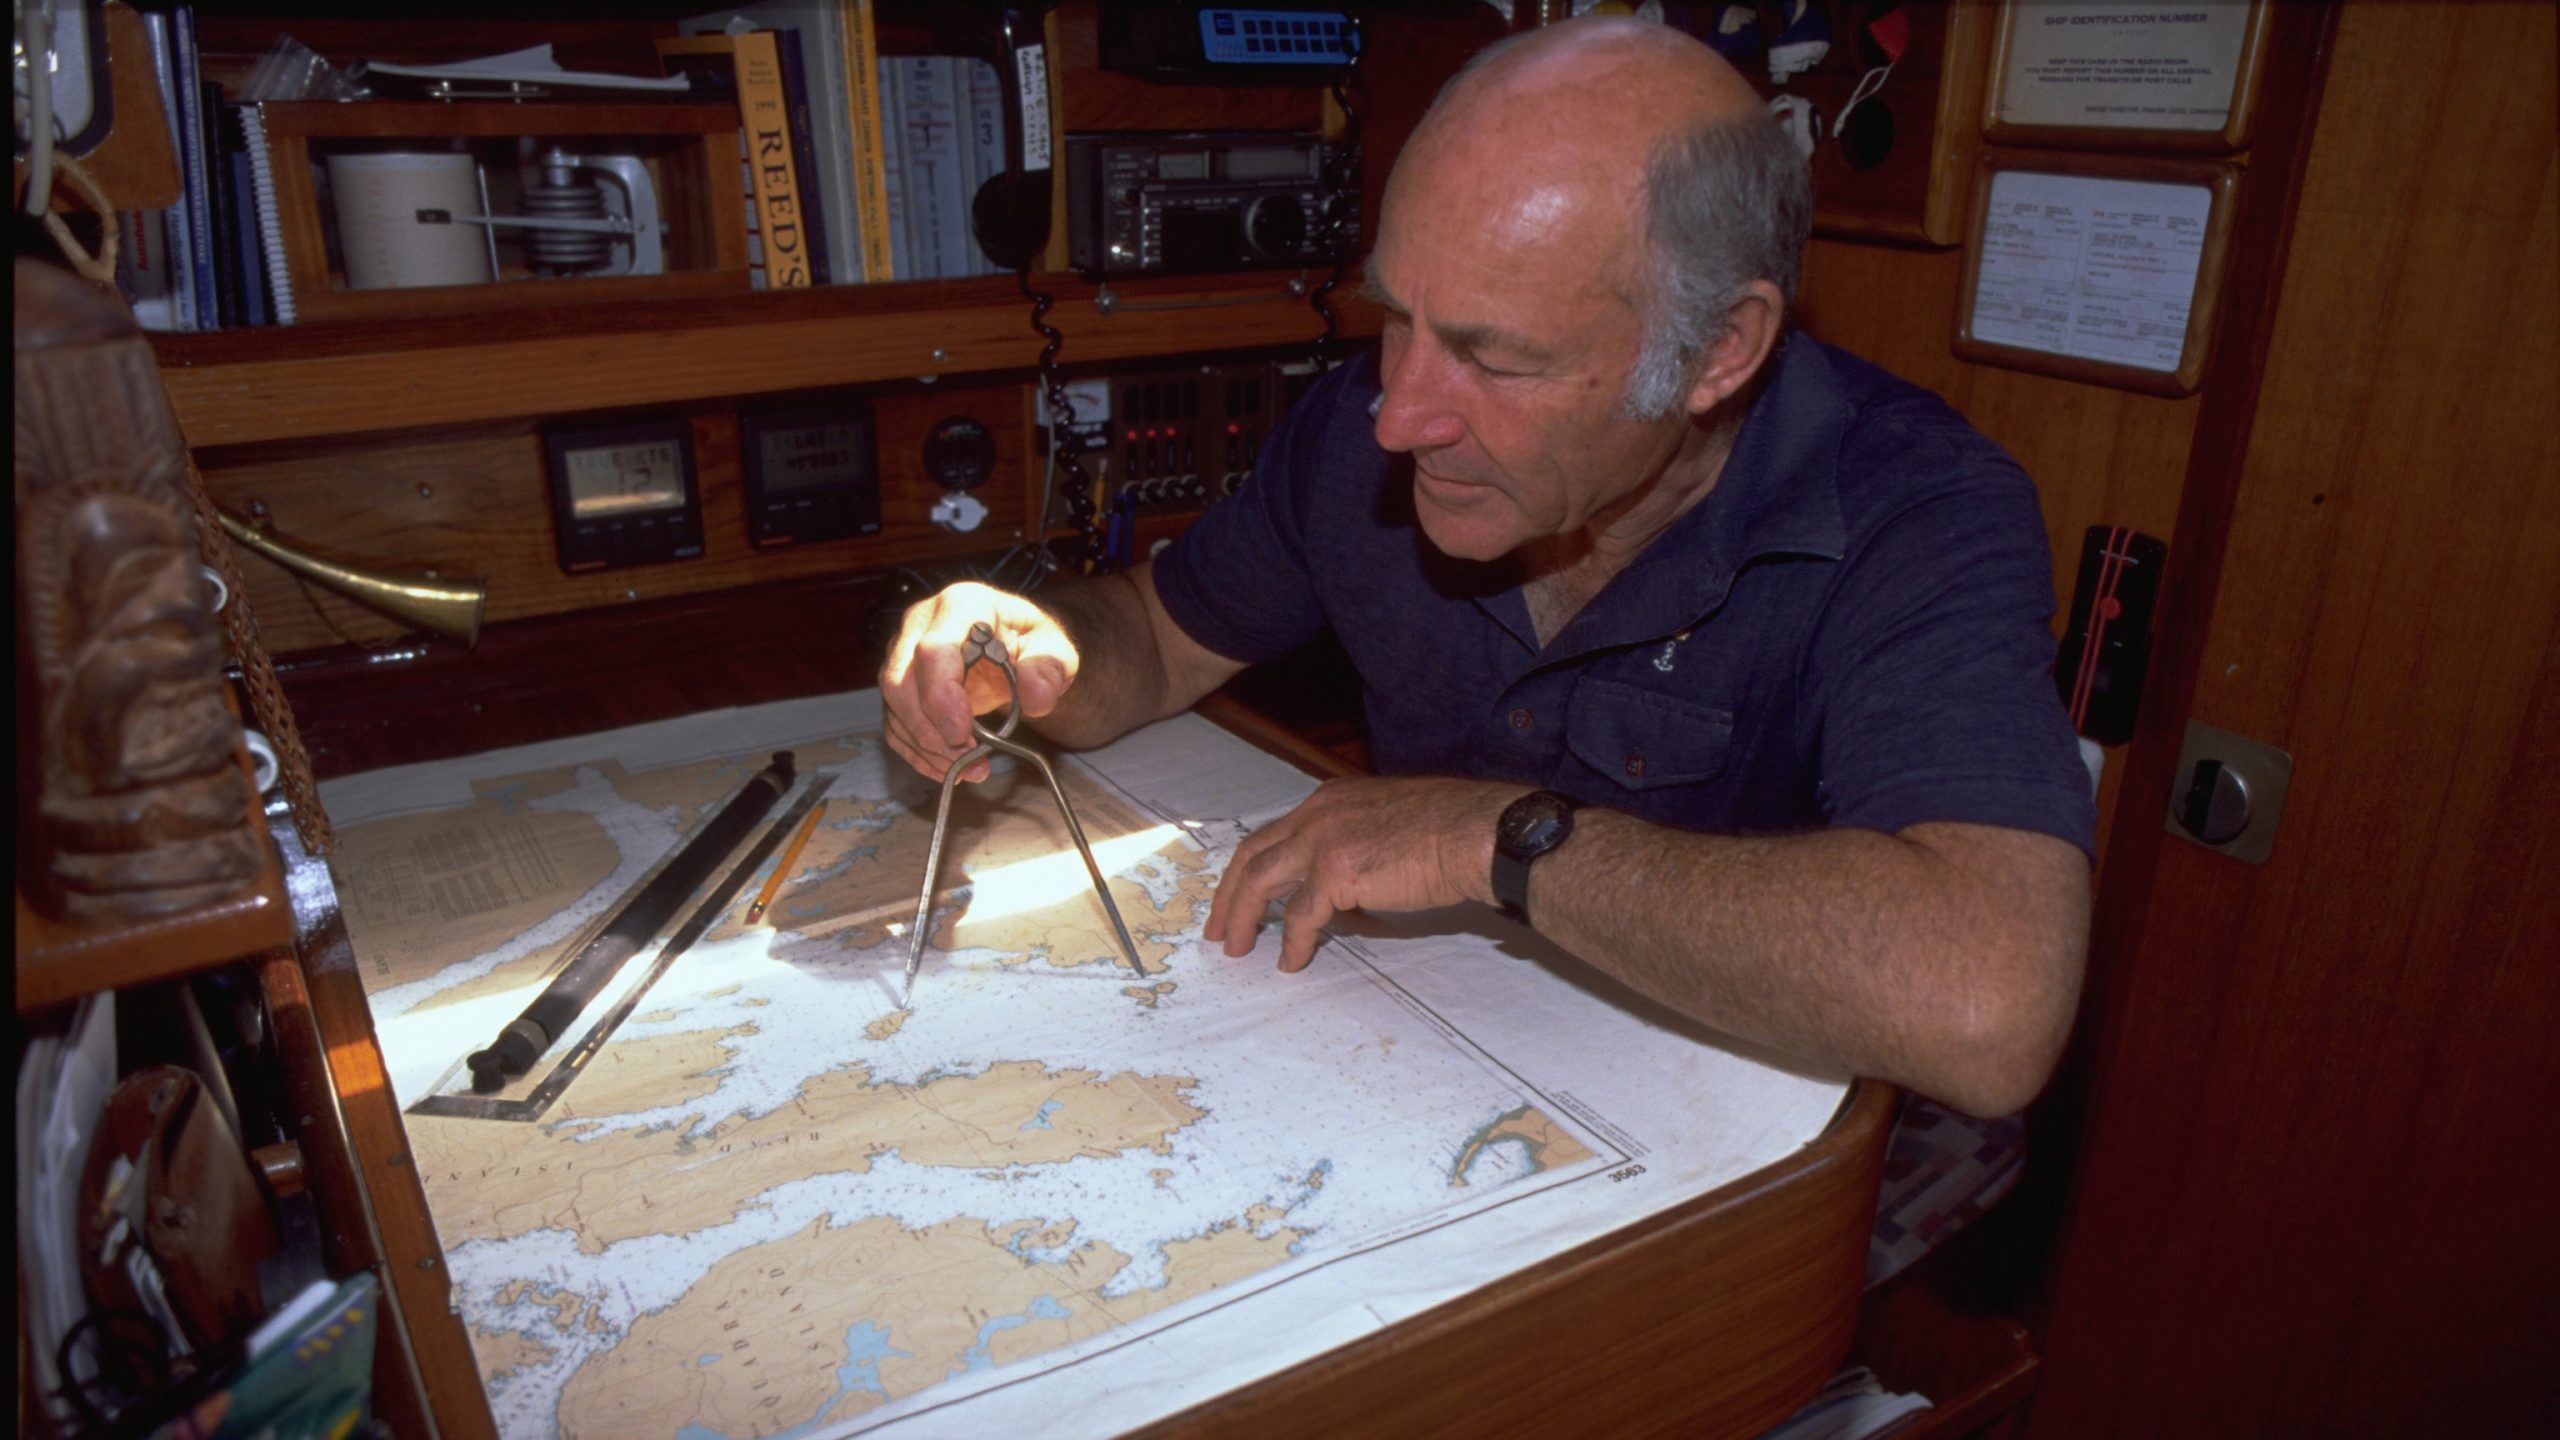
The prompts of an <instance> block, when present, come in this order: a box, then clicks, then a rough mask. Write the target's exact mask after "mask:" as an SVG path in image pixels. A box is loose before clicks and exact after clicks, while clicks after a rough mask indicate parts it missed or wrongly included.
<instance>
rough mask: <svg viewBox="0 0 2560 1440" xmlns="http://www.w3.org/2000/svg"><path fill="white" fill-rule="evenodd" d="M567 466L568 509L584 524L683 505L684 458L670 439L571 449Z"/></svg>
mask: <svg viewBox="0 0 2560 1440" xmlns="http://www.w3.org/2000/svg"><path fill="white" fill-rule="evenodd" d="M567 466H568V478H569V509H570V512H571V513H572V514H574V515H576V516H577V517H578V518H579V519H581V520H592V519H596V518H598V517H600V516H605V515H628V514H630V513H632V512H633V511H636V510H673V509H677V508H679V507H681V506H682V505H683V504H684V459H683V456H682V454H681V453H680V451H679V449H678V447H677V445H676V444H675V442H673V441H671V440H651V441H646V442H643V443H641V444H637V445H608V446H603V447H601V448H598V449H594V450H572V451H570V452H568V455H567Z"/></svg>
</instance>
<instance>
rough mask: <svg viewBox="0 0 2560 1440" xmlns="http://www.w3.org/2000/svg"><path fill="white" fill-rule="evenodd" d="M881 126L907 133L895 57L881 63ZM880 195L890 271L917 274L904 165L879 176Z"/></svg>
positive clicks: (911, 208)
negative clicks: (885, 216)
mask: <svg viewBox="0 0 2560 1440" xmlns="http://www.w3.org/2000/svg"><path fill="white" fill-rule="evenodd" d="M879 70H880V127H881V130H882V132H883V133H885V134H887V135H889V136H891V137H893V138H894V137H898V136H903V135H904V134H906V83H905V81H904V80H903V79H901V78H900V75H899V70H898V64H897V62H896V61H894V60H883V61H881V62H880V66H879ZM880 189H881V194H882V195H883V196H885V197H886V198H887V200H888V202H889V205H888V211H889V271H890V273H891V274H893V275H896V276H898V277H899V278H900V279H913V278H914V277H915V275H916V268H915V263H916V217H915V209H914V203H915V202H914V201H913V200H912V199H911V198H910V197H909V195H908V192H907V175H906V166H905V165H904V164H891V165H889V166H887V167H886V168H885V169H884V170H883V171H882V172H881V175H880Z"/></svg>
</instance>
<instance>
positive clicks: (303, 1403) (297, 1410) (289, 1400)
mask: <svg viewBox="0 0 2560 1440" xmlns="http://www.w3.org/2000/svg"><path fill="white" fill-rule="evenodd" d="M381 1298H382V1287H381V1283H380V1282H379V1281H377V1280H375V1279H374V1278H373V1273H372V1272H371V1271H368V1270H360V1271H357V1272H356V1273H355V1274H354V1275H352V1276H350V1277H348V1278H347V1279H345V1280H315V1281H313V1282H312V1283H311V1285H310V1286H309V1287H308V1288H307V1289H305V1290H304V1291H303V1293H302V1294H300V1295H298V1296H296V1297H295V1298H294V1299H293V1300H291V1301H289V1302H287V1303H286V1304H285V1306H284V1307H283V1308H282V1309H280V1310H278V1311H277V1312H276V1313H275V1314H274V1315H272V1316H270V1317H269V1318H268V1319H267V1321H266V1323H264V1324H262V1325H260V1326H259V1327H258V1329H257V1331H256V1333H254V1334H252V1335H251V1336H250V1337H249V1344H248V1352H249V1353H248V1357H247V1358H246V1359H245V1360H243V1361H241V1362H240V1364H239V1365H238V1366H237V1367H235V1368H234V1369H233V1370H232V1371H230V1372H229V1373H227V1374H225V1375H224V1376H223V1377H222V1379H221V1381H220V1382H219V1383H218V1385H217V1387H216V1388H215V1390H214V1391H213V1393H212V1394H210V1395H208V1396H207V1397H206V1398H205V1399H203V1400H201V1401H198V1402H197V1403H196V1404H195V1405H194V1407H193V1408H192V1409H191V1410H190V1411H189V1412H188V1413H187V1414H186V1415H185V1416H183V1417H181V1418H180V1419H178V1420H176V1421H173V1422H171V1424H170V1425H169V1427H167V1428H166V1429H164V1430H163V1431H162V1432H161V1433H163V1434H175V1435H199V1436H205V1437H208V1440H231V1437H240V1440H250V1437H267V1436H277V1437H311V1440H322V1437H328V1436H339V1435H349V1434H353V1433H356V1432H357V1431H358V1430H359V1429H360V1428H361V1427H362V1426H363V1425H364V1423H365V1419H366V1414H367V1412H368V1411H369V1410H370V1409H371V1408H372V1403H373V1346H374V1332H375V1330H376V1329H377V1328H379V1326H380V1324H381V1317H380V1308H381Z"/></svg>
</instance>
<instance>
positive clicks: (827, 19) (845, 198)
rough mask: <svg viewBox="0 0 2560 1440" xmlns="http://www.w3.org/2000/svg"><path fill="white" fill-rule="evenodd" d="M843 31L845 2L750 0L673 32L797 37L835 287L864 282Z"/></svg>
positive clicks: (683, 24) (681, 23)
mask: <svg viewBox="0 0 2560 1440" xmlns="http://www.w3.org/2000/svg"><path fill="white" fill-rule="evenodd" d="M844 27H845V3H844V0H754V3H751V4H745V5H737V6H732V7H730V8H728V9H725V10H713V11H710V12H708V13H705V14H701V15H695V16H691V17H689V18H686V19H683V20H679V21H677V22H676V31H677V33H678V34H682V35H709V34H720V33H728V34H736V33H740V32H744V31H748V30H797V31H798V32H799V33H800V49H801V58H802V60H803V61H804V62H805V63H804V66H803V72H802V73H803V75H804V76H805V78H806V80H807V82H808V88H809V118H810V121H811V126H810V135H811V139H812V141H813V150H814V155H813V163H812V165H811V166H810V169H811V171H812V172H813V178H814V188H815V190H816V191H817V197H818V221H819V227H820V229H821V230H823V231H824V232H825V234H826V236H827V238H828V240H829V245H828V255H827V259H828V278H829V279H830V280H831V281H832V282H833V283H836V284H840V285H841V284H860V283H861V282H862V281H864V280H866V279H869V278H871V277H870V276H868V275H867V274H866V273H865V272H864V266H863V249H862V246H861V244H860V243H859V242H858V241H857V240H856V239H855V238H854V237H855V236H856V234H857V227H856V225H855V221H854V195H855V190H854V184H853V140H852V134H851V124H852V108H851V103H850V101H849V100H848V99H847V96H846V93H845V64H844V53H845V48H844Z"/></svg>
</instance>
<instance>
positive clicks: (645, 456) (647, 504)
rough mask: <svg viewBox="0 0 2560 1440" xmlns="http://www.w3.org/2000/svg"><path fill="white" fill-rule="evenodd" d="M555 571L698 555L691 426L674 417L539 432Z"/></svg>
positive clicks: (699, 519)
mask: <svg viewBox="0 0 2560 1440" xmlns="http://www.w3.org/2000/svg"><path fill="white" fill-rule="evenodd" d="M542 445H543V456H544V459H545V461H546V462H547V469H548V471H549V479H550V482H551V518H552V525H553V529H554V530H555V531H556V536H555V538H556V539H557V541H558V544H559V552H560V568H561V569H563V570H565V571H568V572H570V573H572V574H576V573H578V572H581V571H586V570H602V569H607V568H610V567H614V566H621V565H650V564H656V563H658V562H660V561H665V560H687V559H691V558H693V557H694V556H697V555H700V554H701V553H702V497H701V490H700V488H699V486H697V484H696V483H695V480H694V474H693V427H692V424H691V423H690V422H688V421H687V420H686V419H685V418H684V417H683V416H681V415H668V416H662V417H655V418H649V419H641V420H630V421H623V422H619V423H614V422H605V423H597V424H571V425H554V426H547V427H545V428H544V430H543V432H542Z"/></svg>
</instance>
